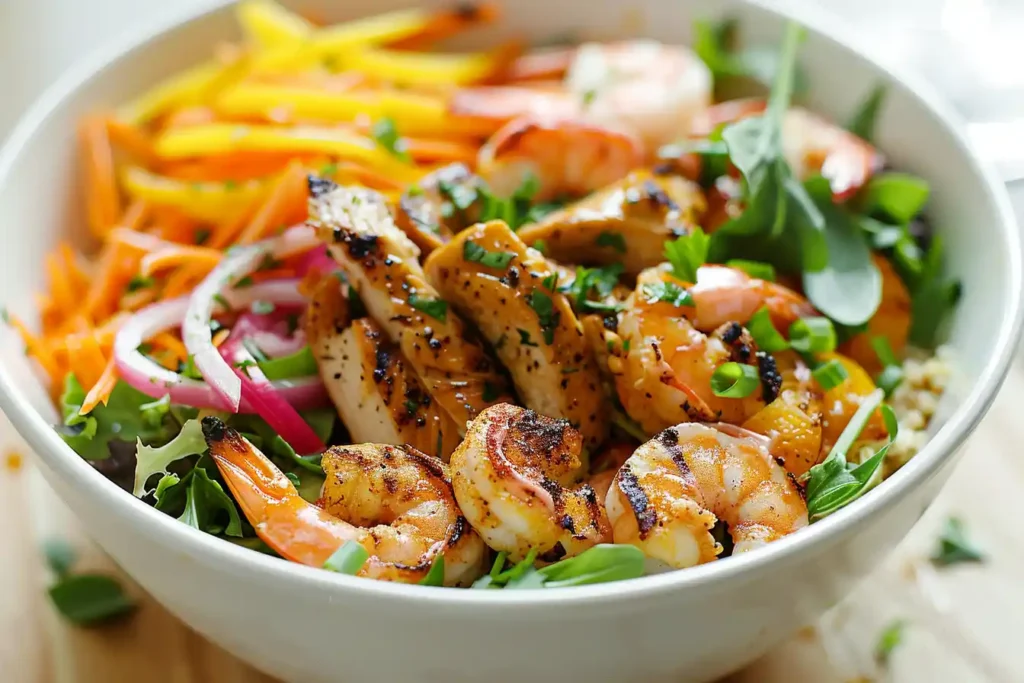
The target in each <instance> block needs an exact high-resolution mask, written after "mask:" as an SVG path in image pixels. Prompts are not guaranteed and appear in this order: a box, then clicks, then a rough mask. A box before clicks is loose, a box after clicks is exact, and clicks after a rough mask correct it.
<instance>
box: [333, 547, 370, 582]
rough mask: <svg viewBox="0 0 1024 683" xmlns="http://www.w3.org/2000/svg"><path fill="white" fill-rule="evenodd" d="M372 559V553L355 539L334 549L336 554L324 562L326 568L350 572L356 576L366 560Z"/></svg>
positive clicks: (340, 572)
mask: <svg viewBox="0 0 1024 683" xmlns="http://www.w3.org/2000/svg"><path fill="white" fill-rule="evenodd" d="M368 559H370V553H368V552H367V551H366V548H364V547H363V546H362V545H360V544H359V543H356V542H355V541H345V542H344V543H342V544H341V547H340V548H338V549H337V550H335V551H334V554H333V555H331V556H330V557H329V558H327V561H326V562H324V569H326V570H328V571H332V572H337V573H338V574H349V575H351V576H355V575H356V574H358V573H359V570H360V569H362V568H363V565H364V564H366V561H367V560H368Z"/></svg>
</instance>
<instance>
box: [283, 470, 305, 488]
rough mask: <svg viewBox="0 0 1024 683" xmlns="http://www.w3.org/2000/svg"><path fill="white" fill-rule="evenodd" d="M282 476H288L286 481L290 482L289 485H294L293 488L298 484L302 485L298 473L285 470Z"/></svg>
mask: <svg viewBox="0 0 1024 683" xmlns="http://www.w3.org/2000/svg"><path fill="white" fill-rule="evenodd" d="M284 476H285V477H287V478H288V481H289V482H291V485H292V486H294V487H295V488H298V487H299V486H301V485H302V480H301V479H299V475H297V474H295V473H294V472H285V473H284Z"/></svg>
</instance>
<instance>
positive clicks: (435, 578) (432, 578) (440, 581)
mask: <svg viewBox="0 0 1024 683" xmlns="http://www.w3.org/2000/svg"><path fill="white" fill-rule="evenodd" d="M420 585H421V586H443V585H444V555H441V554H438V556H437V558H436V559H435V560H434V564H432V565H430V571H429V572H427V575H426V576H424V577H423V579H422V580H421V581H420Z"/></svg>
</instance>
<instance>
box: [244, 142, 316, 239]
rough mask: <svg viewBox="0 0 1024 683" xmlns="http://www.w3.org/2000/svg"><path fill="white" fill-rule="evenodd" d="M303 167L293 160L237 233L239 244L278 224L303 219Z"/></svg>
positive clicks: (304, 201)
mask: <svg viewBox="0 0 1024 683" xmlns="http://www.w3.org/2000/svg"><path fill="white" fill-rule="evenodd" d="M306 175H307V174H306V169H305V168H304V167H303V166H302V164H301V163H300V162H298V161H293V162H292V163H291V164H289V166H288V168H287V169H285V171H284V173H283V174H281V177H280V178H279V179H278V181H277V183H275V185H274V188H273V189H272V190H271V191H270V194H268V195H267V199H266V201H265V202H264V203H263V205H262V206H260V208H259V210H258V211H257V212H256V215H255V216H253V218H252V220H251V221H250V222H249V225H247V226H246V227H245V230H243V231H242V234H241V235H239V236H238V242H239V243H241V244H251V243H252V242H255V241H257V240H259V239H261V238H263V237H266V236H267V234H268V233H269V232H270V231H271V230H273V229H274V228H275V227H277V226H279V225H291V224H292V223H297V222H298V221H300V220H302V219H303V218H305V214H306V199H307V194H308V192H307V189H306V185H307V181H306Z"/></svg>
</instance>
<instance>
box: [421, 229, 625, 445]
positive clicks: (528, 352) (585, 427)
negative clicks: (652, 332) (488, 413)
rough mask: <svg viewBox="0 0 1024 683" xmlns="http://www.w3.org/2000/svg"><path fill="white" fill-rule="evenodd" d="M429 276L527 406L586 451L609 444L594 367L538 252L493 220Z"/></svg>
mask: <svg viewBox="0 0 1024 683" xmlns="http://www.w3.org/2000/svg"><path fill="white" fill-rule="evenodd" d="M474 249H475V250H476V251H475V252H474V251H473V250H474ZM488 258H491V259H499V260H497V261H488ZM425 270H426V272H427V277H428V278H429V280H430V282H431V283H432V284H433V285H434V286H435V287H437V289H438V291H439V292H440V293H441V295H442V296H443V297H444V298H445V299H446V300H447V301H449V302H450V303H451V304H452V306H454V307H455V308H456V309H457V310H458V311H459V312H460V313H461V314H462V315H464V316H466V318H467V319H468V320H470V321H471V322H472V323H473V324H474V325H476V327H477V329H479V330H480V332H481V334H482V335H483V336H484V338H485V339H487V341H488V342H490V344H491V345H492V346H493V347H494V349H495V352H496V353H497V355H498V358H499V360H501V362H502V364H503V365H504V366H505V367H506V368H508V370H509V372H510V373H511V375H512V380H513V383H514V384H515V387H516V390H517V392H518V394H519V396H520V398H522V400H523V404H524V405H525V406H526V407H528V408H532V409H533V410H536V411H537V412H539V413H541V414H542V415H547V416H548V417H563V418H565V419H567V420H569V422H570V423H571V424H572V425H573V426H574V427H575V428H576V429H579V430H580V432H581V433H582V434H583V439H584V442H585V444H586V446H587V448H588V449H593V448H595V447H596V446H597V445H599V444H600V443H601V442H602V441H604V439H605V437H606V436H607V435H608V413H607V405H606V401H605V400H604V396H603V393H602V392H601V390H600V388H601V378H600V376H599V374H598V371H597V366H596V364H595V363H594V359H593V356H592V354H591V353H590V348H589V347H588V346H587V344H586V342H585V340H584V338H583V333H582V331H581V329H580V325H579V321H578V320H577V319H576V315H575V313H573V310H572V307H571V306H570V305H569V302H568V301H566V298H565V295H564V294H562V293H561V292H560V291H559V288H558V277H557V275H558V273H557V271H556V270H554V269H553V268H551V267H550V266H549V264H548V262H547V260H545V259H544V257H543V256H541V255H540V253H539V252H537V251H536V250H534V249H530V248H528V247H527V246H526V245H525V244H523V241H522V240H521V239H519V237H518V236H517V235H516V233H514V232H512V230H511V229H509V227H508V226H507V225H506V224H505V223H503V222H502V221H489V222H487V223H479V224H477V225H475V226H474V227H472V228H469V229H467V230H464V231H462V232H461V233H459V234H458V235H457V236H456V237H455V239H454V240H452V241H451V242H450V243H449V244H447V245H445V246H444V247H442V248H441V249H438V250H437V251H435V252H434V253H433V254H431V255H430V258H429V259H428V260H427V263H426V267H425Z"/></svg>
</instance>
